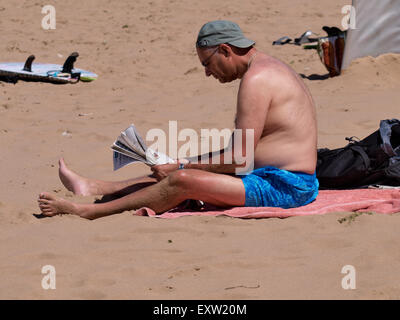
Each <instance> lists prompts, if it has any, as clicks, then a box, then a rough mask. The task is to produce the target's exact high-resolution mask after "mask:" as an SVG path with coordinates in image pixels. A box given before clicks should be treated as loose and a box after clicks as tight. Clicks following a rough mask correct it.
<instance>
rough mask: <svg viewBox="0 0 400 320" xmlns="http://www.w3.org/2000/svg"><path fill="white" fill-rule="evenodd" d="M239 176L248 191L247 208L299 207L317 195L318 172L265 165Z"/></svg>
mask: <svg viewBox="0 0 400 320" xmlns="http://www.w3.org/2000/svg"><path fill="white" fill-rule="evenodd" d="M240 178H241V179H242V181H243V184H244V188H245V190H246V203H245V206H246V207H280V208H285V209H288V208H296V207H301V206H304V205H306V204H309V203H310V202H312V201H314V200H315V198H316V197H317V195H318V187H319V183H318V179H317V177H316V175H315V173H314V174H306V173H302V172H291V171H286V170H281V169H278V168H275V167H264V168H258V169H255V170H254V171H252V172H251V173H250V174H248V175H243V176H240Z"/></svg>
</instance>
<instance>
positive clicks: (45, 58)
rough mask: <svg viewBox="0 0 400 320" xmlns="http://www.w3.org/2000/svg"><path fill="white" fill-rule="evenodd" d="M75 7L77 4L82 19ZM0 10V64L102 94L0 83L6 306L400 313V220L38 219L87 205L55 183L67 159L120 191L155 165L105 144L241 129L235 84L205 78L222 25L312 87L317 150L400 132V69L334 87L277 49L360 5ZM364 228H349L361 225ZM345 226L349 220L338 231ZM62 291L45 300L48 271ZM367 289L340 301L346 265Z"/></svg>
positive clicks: (355, 68)
mask: <svg viewBox="0 0 400 320" xmlns="http://www.w3.org/2000/svg"><path fill="white" fill-rule="evenodd" d="M73 3H74V5H73ZM46 4H48V3H47V2H43V1H28V0H21V1H17V2H15V1H6V0H4V1H1V2H0V30H2V33H1V36H0V38H1V39H2V42H1V43H2V46H0V56H1V59H0V61H1V62H13V61H19V62H22V61H25V59H26V58H27V57H28V56H29V55H30V54H35V56H36V61H37V62H43V63H57V64H62V63H63V62H64V60H65V59H66V58H67V57H68V55H69V54H70V53H71V52H73V51H77V52H79V55H80V56H79V58H78V60H77V62H76V66H77V67H79V68H82V69H86V70H90V71H93V72H95V73H97V74H98V75H99V78H98V79H97V80H96V81H94V82H91V83H83V82H80V83H78V84H75V85H53V84H48V83H31V82H23V81H20V82H18V83H17V84H15V85H14V84H11V83H5V82H0V146H1V150H2V151H1V153H0V163H1V164H2V165H1V166H0V177H1V193H0V194H1V196H0V299H399V298H400V283H399V281H398V271H399V268H400V251H399V250H398V248H397V246H398V245H397V242H398V241H397V240H398V239H399V235H398V231H399V230H400V214H393V215H382V214H362V215H354V214H353V215H352V214H351V213H349V212H338V213H331V214H326V215H322V216H307V217H292V218H287V219H235V218H228V217H182V218H178V219H174V220H167V219H157V218H149V217H138V216H133V214H132V213H133V212H124V213H122V214H119V215H114V216H109V217H106V218H102V219H99V220H94V221H88V220H85V219H81V218H78V217H76V216H67V215H63V216H56V217H53V218H44V219H38V218H37V217H36V216H35V215H37V214H39V213H40V210H39V208H38V206H37V197H38V194H39V193H40V192H42V191H47V192H50V193H53V194H55V195H57V196H60V197H63V198H66V199H69V200H74V201H78V202H90V201H93V200H95V197H80V196H74V195H73V194H72V193H71V192H69V191H67V190H66V189H65V188H64V187H63V185H62V183H61V182H60V180H59V177H58V159H59V158H60V157H63V158H64V159H65V161H66V162H67V164H68V165H69V167H70V168H71V169H72V170H74V171H76V172H78V173H80V174H82V175H85V176H88V177H91V178H98V179H103V180H122V179H127V178H130V177H135V176H138V175H144V174H147V173H150V170H149V168H148V167H147V166H146V165H144V164H132V165H129V166H126V167H124V168H122V169H120V170H118V171H113V168H112V151H111V149H110V146H111V145H112V143H113V141H114V140H115V138H116V137H117V136H118V134H119V133H120V132H121V130H124V129H125V128H126V127H128V126H129V125H130V124H131V123H134V124H135V125H136V126H137V128H138V130H139V131H140V132H141V133H143V136H145V133H146V132H147V131H148V130H150V129H152V128H160V129H163V130H165V131H166V132H168V122H169V121H171V120H175V121H178V128H179V129H183V128H193V129H194V130H196V131H197V132H200V129H202V128H210V129H211V128H217V129H223V128H229V129H233V125H234V123H233V121H234V117H235V106H236V94H237V90H238V86H239V82H238V81H236V82H232V83H229V84H225V85H221V84H220V83H218V82H217V81H216V80H215V79H213V78H212V77H209V78H206V77H205V75H204V68H203V67H202V66H201V64H200V63H199V61H198V58H197V54H196V50H195V39H196V37H197V33H198V31H199V29H200V28H201V26H202V25H203V24H204V23H205V22H207V21H211V20H216V19H227V20H232V21H235V22H237V23H238V24H239V25H240V26H241V27H242V29H243V31H244V33H245V34H246V35H247V36H248V37H249V38H250V39H253V40H255V41H256V47H257V49H258V50H260V51H263V52H266V53H267V54H270V55H272V56H274V57H277V58H279V59H281V60H282V61H284V62H285V63H287V64H289V65H290V66H291V67H293V68H294V70H295V71H296V72H298V73H299V74H301V75H303V77H304V81H305V83H306V85H307V86H308V87H309V89H310V91H311V93H312V95H313V97H314V100H315V103H316V108H317V118H318V147H327V148H336V147H341V146H344V145H346V143H347V142H346V140H345V137H350V136H357V137H359V138H363V137H365V136H367V135H369V134H370V133H372V132H373V131H375V130H376V129H377V128H378V127H379V121H380V120H382V119H392V118H398V101H400V91H399V87H400V55H398V54H397V55H396V54H386V55H382V56H380V57H377V58H372V57H365V58H361V59H358V60H357V61H355V62H353V64H352V65H351V66H350V67H349V68H348V69H347V70H345V71H344V72H343V74H342V75H341V76H339V77H335V78H327V77H326V75H327V73H328V72H327V70H326V69H325V67H324V66H323V65H322V63H321V61H320V60H319V57H318V55H317V52H316V51H314V50H303V49H302V48H301V47H299V46H294V45H286V46H272V42H273V41H274V40H276V39H278V38H280V37H282V36H284V35H287V36H289V37H291V38H294V37H298V36H299V35H301V34H302V33H303V32H304V31H306V30H312V31H313V32H316V33H318V34H319V35H320V36H322V35H324V31H323V30H322V27H323V26H324V25H327V26H338V27H340V23H341V21H342V18H343V15H342V13H341V8H342V6H343V5H346V4H351V1H349V0H346V1H344V0H340V1H335V2H332V1H328V0H322V1H315V0H299V1H296V4H295V5H294V3H293V1H289V0H282V1H272V0H251V1H239V0H232V1H226V0H221V1H218V2H216V1H210V0H205V1H202V2H200V3H196V4H195V5H194V2H191V1H182V0H181V1H179V0H168V1H162V0H154V1H143V0H138V1H134V2H132V1H128V0H120V1H114V0H111V1H104V0H87V1H81V2H80V3H79V5H77V4H75V2H74V1H60V0H57V1H52V4H53V5H54V7H55V9H56V12H57V16H56V17H57V26H56V29H55V30H44V29H43V28H42V26H41V21H42V19H43V17H44V15H43V14H42V13H41V9H42V7H43V6H44V5H46ZM351 217H353V219H352V218H351ZM344 218H346V219H345V220H342V219H344ZM45 265H52V266H54V268H55V270H56V289H55V290H44V289H43V288H42V285H41V283H42V279H43V276H44V275H43V274H42V273H41V270H42V267H43V266H45ZM346 265H351V266H354V268H355V270H356V275H357V277H356V289H353V290H345V289H343V288H342V285H341V283H342V279H343V277H344V276H345V274H342V273H341V270H342V268H343V266H346Z"/></svg>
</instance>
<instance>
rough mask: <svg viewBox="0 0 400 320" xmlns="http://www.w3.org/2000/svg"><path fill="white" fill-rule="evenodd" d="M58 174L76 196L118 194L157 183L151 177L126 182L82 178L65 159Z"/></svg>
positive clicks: (62, 160)
mask: <svg viewBox="0 0 400 320" xmlns="http://www.w3.org/2000/svg"><path fill="white" fill-rule="evenodd" d="M58 174H59V176H60V180H61V182H62V183H63V185H64V186H65V187H66V188H67V189H68V190H69V191H72V192H73V193H74V194H76V195H81V196H95V195H107V194H113V193H117V192H119V191H121V190H123V189H126V188H128V187H131V186H132V185H134V184H139V183H142V184H149V183H156V182H157V179H156V178H153V177H150V176H142V177H138V178H133V179H128V180H124V181H102V180H95V179H89V178H85V177H82V176H80V175H78V174H76V173H75V172H73V171H72V170H70V169H69V168H68V167H67V166H66V164H65V162H64V159H62V158H61V159H60V160H59V170H58Z"/></svg>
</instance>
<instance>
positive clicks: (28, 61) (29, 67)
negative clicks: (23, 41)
mask: <svg viewBox="0 0 400 320" xmlns="http://www.w3.org/2000/svg"><path fill="white" fill-rule="evenodd" d="M33 60H35V56H34V55H33V54H31V55H30V56H29V57H28V59H26V61H25V65H24V68H23V69H22V70H23V71H28V72H32V62H33Z"/></svg>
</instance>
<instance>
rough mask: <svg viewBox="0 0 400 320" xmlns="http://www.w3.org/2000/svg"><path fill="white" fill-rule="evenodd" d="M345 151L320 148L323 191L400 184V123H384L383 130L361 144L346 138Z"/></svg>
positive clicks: (320, 176)
mask: <svg viewBox="0 0 400 320" xmlns="http://www.w3.org/2000/svg"><path fill="white" fill-rule="evenodd" d="M346 140H348V141H349V144H348V145H347V146H345V147H344V148H339V149H334V150H329V149H318V161H317V178H318V180H319V183H320V189H355V188H366V187H368V186H369V185H374V184H379V185H390V186H399V185H400V121H399V120H397V119H392V120H382V121H381V122H380V128H379V130H377V131H375V132H374V133H372V134H371V135H369V136H368V137H366V138H364V139H363V140H361V141H356V140H354V137H352V138H346Z"/></svg>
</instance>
